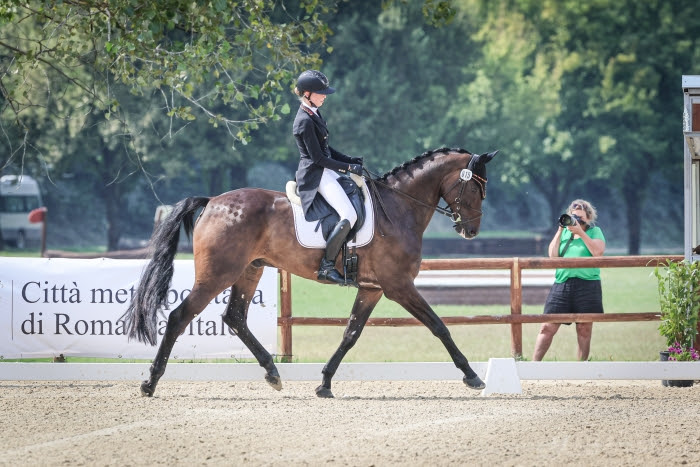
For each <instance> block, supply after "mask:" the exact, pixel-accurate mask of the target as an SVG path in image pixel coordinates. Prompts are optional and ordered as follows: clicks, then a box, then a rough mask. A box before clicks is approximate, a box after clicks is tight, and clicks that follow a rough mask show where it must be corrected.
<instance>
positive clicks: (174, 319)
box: [141, 289, 215, 397]
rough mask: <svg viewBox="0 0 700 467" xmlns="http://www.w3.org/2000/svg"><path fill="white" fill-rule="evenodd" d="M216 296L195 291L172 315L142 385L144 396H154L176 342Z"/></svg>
mask: <svg viewBox="0 0 700 467" xmlns="http://www.w3.org/2000/svg"><path fill="white" fill-rule="evenodd" d="M214 295H215V294H214ZM214 295H212V296H208V295H203V294H201V293H198V292H197V290H196V289H193V290H192V292H191V293H190V295H188V296H187V297H185V299H184V300H183V301H182V303H180V305H178V306H177V308H175V309H174V310H173V311H172V312H171V313H170V315H169V316H168V324H167V326H166V328H165V334H164V335H163V340H162V341H161V342H160V346H159V347H158V353H157V354H156V357H155V359H153V363H152V364H151V374H150V377H149V378H148V379H147V380H146V381H144V382H143V383H141V394H142V395H144V396H148V397H151V396H153V393H154V392H155V390H156V385H157V384H158V380H160V378H161V376H163V373H165V367H166V365H167V364H168V358H170V353H171V352H172V350H173V346H174V345H175V341H176V340H177V338H178V337H179V336H180V334H182V333H183V331H184V330H185V328H186V327H187V325H188V324H190V322H191V321H192V319H193V318H194V317H195V316H196V315H198V314H199V313H201V311H202V310H203V309H204V308H205V307H206V306H207V304H208V303H209V301H210V300H211V299H212V298H214Z"/></svg>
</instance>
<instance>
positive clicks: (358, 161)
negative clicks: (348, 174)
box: [350, 157, 364, 165]
mask: <svg viewBox="0 0 700 467" xmlns="http://www.w3.org/2000/svg"><path fill="white" fill-rule="evenodd" d="M350 162H351V163H353V164H360V165H362V164H363V163H364V161H363V160H362V158H361V157H351V158H350Z"/></svg>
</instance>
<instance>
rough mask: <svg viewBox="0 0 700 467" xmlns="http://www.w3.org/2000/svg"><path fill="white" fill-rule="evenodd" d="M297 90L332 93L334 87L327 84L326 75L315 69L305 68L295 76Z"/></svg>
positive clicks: (301, 91)
mask: <svg viewBox="0 0 700 467" xmlns="http://www.w3.org/2000/svg"><path fill="white" fill-rule="evenodd" d="M297 90H299V92H300V93H302V94H303V93H305V92H315V93H316V94H333V93H334V92H335V88H332V87H330V86H329V85H328V78H326V75H324V74H323V73H321V72H320V71H316V70H306V71H305V72H303V73H302V74H300V75H299V78H297Z"/></svg>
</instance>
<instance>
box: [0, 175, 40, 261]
mask: <svg viewBox="0 0 700 467" xmlns="http://www.w3.org/2000/svg"><path fill="white" fill-rule="evenodd" d="M40 206H41V193H40V191H39V185H38V184H37V182H36V180H34V179H33V178H32V177H30V176H28V175H19V176H18V175H3V176H2V177H0V230H2V238H3V241H4V242H6V243H8V244H11V245H14V246H15V247H17V248H26V247H27V244H28V243H30V242H31V243H34V244H38V243H39V242H40V241H41V224H40V223H38V224H32V223H30V222H29V212H30V211H32V210H33V209H36V208H38V207H40Z"/></svg>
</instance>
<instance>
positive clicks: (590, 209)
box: [566, 199, 598, 225]
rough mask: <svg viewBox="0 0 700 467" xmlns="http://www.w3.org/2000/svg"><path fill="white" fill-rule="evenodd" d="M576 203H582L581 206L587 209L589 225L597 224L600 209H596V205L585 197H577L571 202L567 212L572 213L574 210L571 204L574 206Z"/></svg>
mask: <svg viewBox="0 0 700 467" xmlns="http://www.w3.org/2000/svg"><path fill="white" fill-rule="evenodd" d="M574 204H580V205H581V206H583V210H584V211H586V214H587V215H588V225H593V224H595V221H596V219H598V211H596V209H595V206H593V205H592V204H591V203H589V202H588V201H586V200H585V199H575V200H573V201H572V202H571V203H570V204H569V207H568V208H567V209H566V212H568V213H569V214H571V212H572V211H573V209H571V206H573V205H574Z"/></svg>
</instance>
